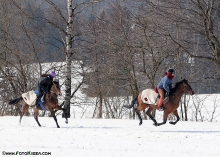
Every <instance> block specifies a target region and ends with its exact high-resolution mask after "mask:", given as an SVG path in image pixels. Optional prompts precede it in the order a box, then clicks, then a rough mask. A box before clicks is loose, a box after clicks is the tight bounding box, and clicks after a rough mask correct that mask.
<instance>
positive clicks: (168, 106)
mask: <svg viewBox="0 0 220 157" xmlns="http://www.w3.org/2000/svg"><path fill="white" fill-rule="evenodd" d="M171 92H172V93H171V94H170V95H169V101H168V102H166V103H165V104H163V106H164V115H163V122H162V123H157V121H156V120H155V119H154V118H153V116H152V115H151V112H152V111H153V110H154V109H156V110H158V109H159V108H158V106H157V105H155V104H145V103H143V101H142V100H141V93H139V94H138V96H137V97H135V98H134V99H133V100H132V103H131V105H130V106H124V107H126V108H132V107H133V106H134V104H135V102H136V101H138V104H139V106H138V108H136V109H135V111H136V113H137V115H138V118H139V120H140V123H139V125H141V124H142V118H141V115H140V111H142V110H145V109H146V108H148V110H147V111H146V114H147V115H148V116H149V117H150V119H151V120H152V121H153V122H154V125H155V126H160V125H163V124H165V123H166V122H167V117H168V115H169V114H170V113H173V114H174V115H175V116H176V118H177V119H176V121H174V122H170V124H173V125H175V124H176V123H177V122H178V121H179V119H180V117H179V115H178V112H177V108H178V107H179V102H180V99H181V97H182V95H183V93H189V94H191V95H193V94H194V92H193V90H192V88H191V86H190V85H189V84H188V81H187V80H185V79H184V80H182V81H180V82H177V83H176V85H175V87H174V88H173V89H172V90H171Z"/></svg>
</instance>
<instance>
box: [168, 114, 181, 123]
mask: <svg viewBox="0 0 220 157" xmlns="http://www.w3.org/2000/svg"><path fill="white" fill-rule="evenodd" d="M173 114H174V115H175V116H176V118H177V119H176V121H174V122H170V124H173V125H175V124H176V123H177V122H178V121H179V120H180V117H179V115H178V112H177V110H176V111H174V112H173Z"/></svg>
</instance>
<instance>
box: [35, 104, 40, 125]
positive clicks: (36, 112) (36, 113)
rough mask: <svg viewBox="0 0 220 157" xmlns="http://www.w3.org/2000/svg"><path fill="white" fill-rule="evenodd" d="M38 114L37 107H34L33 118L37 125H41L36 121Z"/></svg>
mask: <svg viewBox="0 0 220 157" xmlns="http://www.w3.org/2000/svg"><path fill="white" fill-rule="evenodd" d="M38 114H39V110H38V109H37V108H34V119H35V120H36V122H37V124H38V126H40V127H41V125H40V123H39V121H38Z"/></svg>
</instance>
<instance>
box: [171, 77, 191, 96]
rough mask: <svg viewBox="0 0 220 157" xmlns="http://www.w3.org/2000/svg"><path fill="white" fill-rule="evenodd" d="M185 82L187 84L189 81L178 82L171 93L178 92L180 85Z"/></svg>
mask: <svg viewBox="0 0 220 157" xmlns="http://www.w3.org/2000/svg"><path fill="white" fill-rule="evenodd" d="M183 82H185V83H187V82H188V81H187V80H186V79H183V80H182V81H180V82H177V83H176V84H175V86H174V88H172V89H171V93H175V92H176V90H177V88H178V87H179V85H180V84H181V83H183Z"/></svg>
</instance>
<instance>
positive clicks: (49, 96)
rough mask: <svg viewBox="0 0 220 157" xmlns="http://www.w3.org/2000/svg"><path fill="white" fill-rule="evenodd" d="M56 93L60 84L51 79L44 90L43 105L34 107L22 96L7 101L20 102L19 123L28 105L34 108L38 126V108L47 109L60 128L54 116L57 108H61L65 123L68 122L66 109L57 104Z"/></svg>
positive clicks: (11, 102)
mask: <svg viewBox="0 0 220 157" xmlns="http://www.w3.org/2000/svg"><path fill="white" fill-rule="evenodd" d="M58 95H61V91H60V85H59V82H58V81H53V83H52V86H51V88H50V89H49V90H47V91H46V94H45V96H44V98H43V99H44V103H43V105H44V107H41V105H38V107H37V108H36V107H34V106H35V105H31V106H30V105H28V104H27V103H26V102H25V101H24V98H23V97H22V96H20V97H18V98H15V99H13V100H10V101H9V102H8V104H9V105H12V104H17V103H19V102H21V108H22V109H21V111H20V121H19V122H20V124H21V119H22V117H23V116H24V114H25V113H26V112H27V111H28V109H29V107H33V109H34V119H35V120H36V122H37V124H38V126H39V127H41V124H40V123H39V121H38V114H39V110H44V109H46V110H48V111H50V112H51V116H52V117H53V119H54V120H55V122H56V125H57V128H60V126H59V124H58V122H57V118H56V116H55V112H56V111H58V110H62V111H63V113H64V117H65V118H66V121H65V122H66V123H68V119H67V114H66V109H64V108H62V107H61V106H59V105H58V99H57V97H58Z"/></svg>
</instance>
